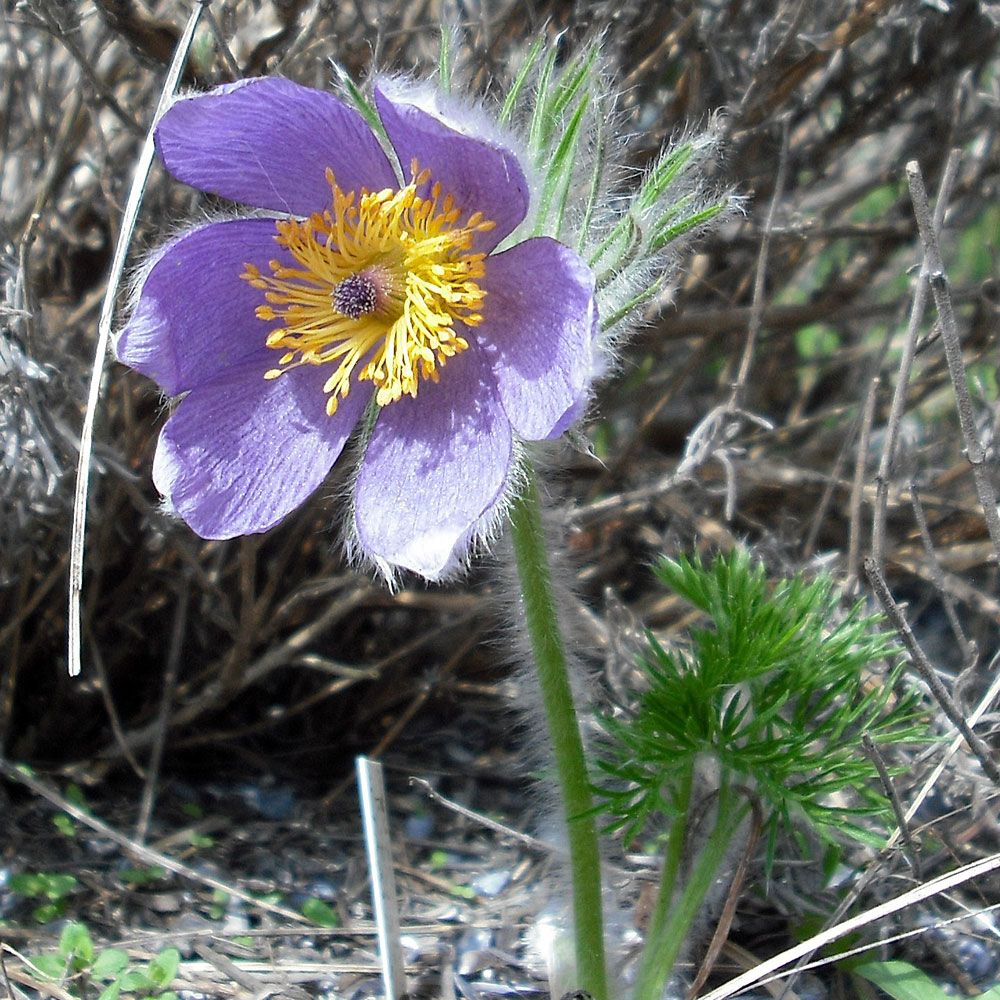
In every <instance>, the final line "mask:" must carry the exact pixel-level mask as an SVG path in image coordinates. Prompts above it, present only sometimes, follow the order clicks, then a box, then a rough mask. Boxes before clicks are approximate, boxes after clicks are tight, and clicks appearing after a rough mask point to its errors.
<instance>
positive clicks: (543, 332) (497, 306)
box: [472, 237, 597, 441]
mask: <svg viewBox="0 0 1000 1000" xmlns="http://www.w3.org/2000/svg"><path fill="white" fill-rule="evenodd" d="M480 284H481V285H482V286H483V288H484V289H485V290H486V301H485V303H484V305H483V310H482V311H483V317H484V318H483V322H482V324H481V325H480V326H478V327H476V328H475V329H474V330H473V331H472V335H473V336H474V337H475V338H476V340H478V341H479V343H480V344H481V345H482V347H483V349H484V352H485V354H486V357H487V358H488V359H489V363H490V366H491V367H492V369H493V375H494V377H495V378H496V382H497V386H498V388H499V391H500V398H501V399H502V400H503V405H504V407H505V409H506V410H507V415H508V416H509V417H510V422H511V423H512V424H513V425H514V430H516V431H517V432H518V434H520V435H521V436H522V437H523V438H526V439H527V440H529V441H538V440H541V439H542V438H547V437H550V436H551V435H553V434H554V433H556V432H561V431H562V430H565V426H566V425H567V424H568V423H569V422H570V421H571V419H572V416H573V415H574V414H575V413H579V412H582V410H583V408H584V403H585V396H586V392H587V389H588V387H589V385H590V383H591V381H592V380H593V377H594V331H595V325H596V322H597V306H596V303H595V301H594V274H593V272H592V271H591V270H590V268H589V267H587V265H586V264H585V263H584V262H583V260H581V259H580V257H579V256H578V255H577V254H576V253H574V252H573V251H572V250H570V249H569V247H565V246H563V245H562V244H561V243H557V242H556V241H555V240H551V239H549V238H548V237H539V238H537V239H532V240H526V241H525V242H524V243H519V244H518V245H517V246H515V247H511V249H510V250H505V251H504V252H503V253H499V254H495V255H493V256H492V257H488V258H487V259H486V275H485V276H484V277H483V278H482V279H481V281H480Z"/></svg>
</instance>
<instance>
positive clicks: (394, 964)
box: [355, 757, 406, 1000]
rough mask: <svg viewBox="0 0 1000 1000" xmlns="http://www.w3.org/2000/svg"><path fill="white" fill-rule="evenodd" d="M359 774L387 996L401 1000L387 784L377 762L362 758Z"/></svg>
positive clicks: (403, 984)
mask: <svg viewBox="0 0 1000 1000" xmlns="http://www.w3.org/2000/svg"><path fill="white" fill-rule="evenodd" d="M355 770H356V771H357V775H358V791H359V793H360V797H361V822H362V825H363V827H364V832H365V848H366V849H367V853H368V871H369V875H370V878H371V884H372V903H373V904H374V910H375V925H376V926H377V927H378V951H379V961H380V962H381V965H382V979H383V981H384V982H385V995H386V997H387V998H388V1000H401V998H402V997H403V996H404V995H405V994H406V969H405V966H404V964H403V946H402V944H401V942H400V940H399V904H398V897H397V896H396V877H395V872H394V871H393V867H392V841H391V840H390V837H389V817H388V813H387V810H386V801H385V780H384V777H383V771H382V765H381V764H380V763H379V762H378V761H377V760H370V759H369V758H367V757H358V758H357V759H356V760H355Z"/></svg>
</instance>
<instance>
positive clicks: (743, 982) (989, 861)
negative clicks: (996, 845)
mask: <svg viewBox="0 0 1000 1000" xmlns="http://www.w3.org/2000/svg"><path fill="white" fill-rule="evenodd" d="M997 869H1000V854H991V855H990V856H989V857H987V858H983V859H981V860H979V861H974V862H972V863H971V864H968V865H963V866H962V867H961V868H956V869H955V870H954V871H951V872H947V873H946V874H944V875H939V876H938V877H937V878H934V879H931V880H930V881H929V882H926V883H925V884H924V885H919V886H917V887H916V888H915V889H911V890H910V891H909V892H904V893H903V894H902V895H901V896H897V897H896V898H895V899H890V900H887V901H886V902H884V903H880V904H879V905H878V906H873V907H872V908H871V909H870V910H865V912H864V913H859V914H858V915H857V916H855V917H851V918H850V919H849V920H845V921H843V922H842V923H839V924H835V925H834V926H833V927H828V928H827V929H826V930H824V931H820V933H819V934H817V935H815V937H811V938H809V940H808V941H803V942H802V943H801V944H797V945H795V946H794V947H792V948H788V949H786V950H785V951H782V952H779V953H778V954H777V955H775V956H773V957H772V958H769V959H766V960H765V961H763V962H761V963H760V965H758V966H756V967H755V968H753V969H751V970H750V971H749V972H745V973H743V975H741V976H737V977H736V978H735V979H731V980H730V981H729V982H728V983H725V984H724V985H723V986H720V987H718V988H717V989H714V990H712V992H711V993H706V994H704V995H703V996H702V997H701V998H700V1000H727V998H728V997H733V996H736V995H737V994H738V993H741V992H742V991H743V990H746V989H749V988H750V987H751V986H758V985H760V984H761V983H762V982H764V981H765V980H768V979H769V978H772V976H771V974H772V973H776V972H778V971H779V970H780V969H784V968H787V967H788V966H789V965H791V964H792V963H793V962H795V961H797V960H798V959H800V958H802V957H803V956H804V955H810V954H812V953H813V952H815V951H818V950H819V949H820V948H825V947H826V946H827V945H828V944H832V943H833V942H834V941H839V940H840V939H841V938H842V937H846V936H847V935H848V934H851V933H853V932H854V931H856V930H860V929H861V928H862V927H866V926H867V925H868V924H873V923H875V922H876V921H878V920H882V919H883V918H884V917H888V916H891V915H892V914H893V913H898V912H899V911H900V910H905V909H906V907H908V906H913V905H914V904H916V903H922V902H923V901H924V900H925V899H931V898H933V897H934V896H937V895H939V894H940V893H943V892H947V891H948V890H949V889H954V888H955V887H956V886H959V885H964V884H965V883H966V882H971V881H973V880H974V879H977V878H982V877H983V876H985V875H989V874H990V872H993V871H996V870H997Z"/></svg>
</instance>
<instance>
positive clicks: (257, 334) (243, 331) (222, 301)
mask: <svg viewBox="0 0 1000 1000" xmlns="http://www.w3.org/2000/svg"><path fill="white" fill-rule="evenodd" d="M274 234H275V229H274V222H273V221H271V220H270V219H240V220H236V221H233V222H216V223H212V224H211V225H207V226H203V227H202V228H201V229H195V230H192V231H190V232H188V233H185V234H184V235H183V236H181V237H180V238H179V239H178V240H176V241H174V242H173V243H170V244H168V245H167V246H166V247H165V248H164V249H163V250H162V251H161V252H160V255H159V256H158V258H157V260H156V262H155V263H154V264H153V267H152V268H151V269H150V271H149V273H148V274H147V275H146V279H145V281H144V282H143V284H142V287H141V289H140V292H139V301H138V302H137V303H136V306H135V309H134V310H133V312H132V316H131V317H130V318H129V321H128V323H127V324H126V325H125V328H124V329H123V330H122V332H121V333H120V334H119V335H118V340H117V342H116V344H115V353H116V355H117V357H118V360H119V361H123V362H124V363H125V364H127V365H130V366H131V367H132V368H135V369H136V370H137V371H140V372H142V373H143V374H144V375H148V376H149V377H150V378H151V379H153V380H154V381H156V382H157V383H158V384H159V386H160V387H161V388H162V389H163V391H164V392H165V393H167V395H169V396H176V395H177V394H178V393H181V392H186V391H187V390H188V389H193V388H194V387H195V386H197V385H200V384H201V383H203V382H207V381H209V380H210V379H213V378H215V377H216V376H217V375H219V374H220V373H222V372H224V371H226V370H227V369H229V368H232V367H233V366H235V365H242V364H244V363H245V362H249V361H251V360H254V359H261V361H260V363H261V365H262V366H266V365H267V359H270V360H271V361H274V360H276V354H275V352H274V351H273V350H271V349H270V348H268V347H267V346H266V345H265V341H266V339H267V334H268V331H269V329H270V327H269V325H268V324H267V323H265V322H264V321H263V320H260V319H258V318H257V317H256V316H255V315H254V310H255V309H256V307H257V306H259V305H261V304H262V303H263V301H264V293H263V292H262V291H260V290H259V289H257V288H252V287H251V286H250V284H249V283H248V282H246V281H244V280H243V279H242V278H240V274H241V273H242V271H243V265H244V264H246V263H251V264H255V265H256V266H257V267H258V268H260V269H261V270H262V271H263V272H264V273H265V274H266V273H268V267H267V262H268V261H269V260H271V259H273V258H276V257H278V258H280V257H283V256H285V251H284V250H282V249H281V248H280V247H278V246H277V244H275V242H274ZM288 260H289V262H291V258H290V257H289V258H288Z"/></svg>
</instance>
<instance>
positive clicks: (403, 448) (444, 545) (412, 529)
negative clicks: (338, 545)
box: [354, 344, 513, 580]
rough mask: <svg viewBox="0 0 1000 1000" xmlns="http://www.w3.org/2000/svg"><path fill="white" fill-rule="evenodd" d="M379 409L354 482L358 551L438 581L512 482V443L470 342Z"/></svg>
mask: <svg viewBox="0 0 1000 1000" xmlns="http://www.w3.org/2000/svg"><path fill="white" fill-rule="evenodd" d="M440 374H441V380H440V382H437V383H434V382H430V381H425V382H421V383H420V387H419V389H418V391H417V397H416V399H411V398H410V397H409V396H404V397H403V398H402V399H400V400H398V401H397V402H394V403H390V404H389V405H388V406H385V407H383V408H382V410H381V411H380V412H379V415H378V420H377V421H376V423H375V430H374V432H373V433H372V438H371V441H370V442H369V444H368V449H367V451H366V452H365V456H364V459H363V460H362V465H361V471H360V473H359V475H358V481H357V484H356V487H355V498H354V499H355V513H354V517H355V526H356V529H357V538H358V543H359V545H360V548H361V550H362V551H363V552H364V553H365V555H367V556H368V557H369V558H371V559H372V560H374V561H375V562H376V563H378V564H379V565H381V566H383V567H385V566H387V565H390V566H402V567H404V568H405V569H410V570H413V571H414V572H415V573H419V574H420V575H421V576H424V577H426V578H427V579H429V580H436V579H439V578H440V577H441V576H443V575H445V574H446V573H447V572H449V571H450V569H451V568H452V567H453V566H454V564H455V562H456V561H457V560H458V559H460V558H461V557H462V555H464V551H465V548H466V547H467V546H468V544H469V542H470V541H471V535H472V533H473V531H474V530H475V528H476V527H477V526H480V525H481V521H480V518H481V517H482V516H483V515H484V514H486V513H487V512H488V511H489V510H490V508H491V507H492V506H493V505H494V504H495V503H496V501H497V499H498V497H499V496H500V494H501V493H502V491H503V488H504V484H505V482H506V480H507V470H508V468H509V467H510V462H511V454H512V448H513V440H512V436H511V431H510V422H509V421H508V420H507V416H506V414H505V413H504V411H503V407H502V406H501V404H500V400H499V399H498V398H497V396H496V387H495V386H494V384H493V380H492V378H491V376H490V373H489V370H488V369H487V367H486V365H485V364H484V363H483V360H482V358H481V357H480V355H479V352H478V351H477V350H476V348H475V345H474V344H470V345H469V349H468V350H467V351H465V352H463V353H462V354H460V355H458V356H456V357H454V358H451V359H449V360H448V362H447V363H446V364H445V365H444V367H443V368H442V369H441V372H440Z"/></svg>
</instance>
